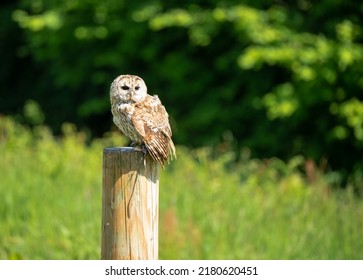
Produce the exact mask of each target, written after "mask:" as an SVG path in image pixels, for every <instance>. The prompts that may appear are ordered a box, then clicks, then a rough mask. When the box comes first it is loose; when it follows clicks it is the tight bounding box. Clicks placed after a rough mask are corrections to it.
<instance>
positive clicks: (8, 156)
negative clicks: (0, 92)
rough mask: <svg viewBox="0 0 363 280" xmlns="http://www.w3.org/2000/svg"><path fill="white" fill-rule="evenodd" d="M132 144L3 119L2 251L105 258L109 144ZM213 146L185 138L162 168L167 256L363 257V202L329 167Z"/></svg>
mask: <svg viewBox="0 0 363 280" xmlns="http://www.w3.org/2000/svg"><path fill="white" fill-rule="evenodd" d="M125 143H126V142H125V139H123V138H121V137H120V136H117V135H113V134H110V135H108V136H106V137H105V138H103V139H99V140H94V141H92V143H90V144H88V145H86V137H85V135H84V134H83V133H81V132H77V131H76V129H75V128H74V127H73V126H72V125H71V124H66V125H64V127H63V136H62V137H60V138H55V137H53V136H52V133H51V132H50V131H49V130H48V129H47V128H46V127H42V126H39V127H35V128H34V129H31V130H30V129H28V128H26V127H23V126H20V125H19V124H17V123H16V122H14V121H12V120H11V119H9V118H4V117H3V118H0V156H1V160H0V221H1V222H0V223H1V224H0V236H1V237H0V259H99V257H100V239H101V188H102V186H101V178H102V174H101V172H102V166H101V164H102V149H103V148H104V147H107V146H115V145H116V146H120V145H124V144H125ZM210 154H211V153H210V151H209V150H208V149H207V148H204V149H197V150H188V149H185V148H183V147H178V160H177V161H175V162H173V163H172V165H170V166H168V167H167V168H166V170H165V171H162V172H161V178H160V230H159V255H160V258H162V259H363V238H362V236H363V202H362V199H361V198H358V197H356V196H355V195H354V194H353V193H352V191H351V189H350V188H347V189H345V190H334V189H333V188H332V187H331V186H330V185H329V183H328V180H327V179H326V178H325V176H323V175H322V176H320V177H318V178H317V179H316V180H315V182H314V183H310V184H308V183H307V182H306V179H305V177H304V176H303V175H302V173H301V172H300V171H299V170H300V167H301V166H302V164H303V162H304V159H302V158H299V157H297V158H294V159H292V160H291V161H290V162H287V163H284V162H282V161H280V160H278V159H270V160H268V161H260V160H256V159H245V160H241V162H239V163H238V164H233V163H232V160H231V159H232V157H233V155H232V154H230V153H225V154H224V155H223V156H220V157H218V158H216V159H211V155H210ZM329 175H330V174H326V176H329Z"/></svg>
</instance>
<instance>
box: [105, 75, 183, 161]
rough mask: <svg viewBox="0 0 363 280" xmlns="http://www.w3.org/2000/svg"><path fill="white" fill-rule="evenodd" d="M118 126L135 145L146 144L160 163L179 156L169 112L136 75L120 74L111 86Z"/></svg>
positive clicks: (112, 108)
mask: <svg viewBox="0 0 363 280" xmlns="http://www.w3.org/2000/svg"><path fill="white" fill-rule="evenodd" d="M110 100H111V111H112V114H113V121H114V123H115V124H116V126H117V127H118V128H119V129H120V130H121V131H122V133H123V134H125V135H126V136H127V137H129V138H130V139H131V140H132V141H133V142H134V143H135V144H136V145H145V147H146V149H147V150H148V152H149V154H150V155H151V157H152V158H153V159H154V160H155V161H157V162H159V163H160V164H161V166H164V165H165V163H167V162H169V161H170V160H172V159H173V158H176V153H175V146H174V143H173V141H172V139H171V136H172V132H171V129H170V125H169V115H168V113H167V112H166V110H165V107H164V106H163V105H162V104H161V102H160V99H159V97H158V96H157V95H154V96H151V95H149V94H147V87H146V85H145V83H144V81H143V80H142V79H141V78H140V77H138V76H134V75H121V76H118V77H117V78H116V79H115V80H114V81H113V83H112V84H111V89H110Z"/></svg>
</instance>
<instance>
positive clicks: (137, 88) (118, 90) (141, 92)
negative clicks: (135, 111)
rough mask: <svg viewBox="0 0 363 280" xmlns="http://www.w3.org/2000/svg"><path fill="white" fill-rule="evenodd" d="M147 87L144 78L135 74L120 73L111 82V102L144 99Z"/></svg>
mask: <svg viewBox="0 0 363 280" xmlns="http://www.w3.org/2000/svg"><path fill="white" fill-rule="evenodd" d="M146 95H147V88H146V85H145V82H144V81H143V79H141V78H140V77H138V76H134V75H120V76H118V77H117V78H116V79H115V80H114V81H113V82H112V84H111V89H110V99H111V103H135V102H139V101H141V100H143V99H144V98H145V97H146Z"/></svg>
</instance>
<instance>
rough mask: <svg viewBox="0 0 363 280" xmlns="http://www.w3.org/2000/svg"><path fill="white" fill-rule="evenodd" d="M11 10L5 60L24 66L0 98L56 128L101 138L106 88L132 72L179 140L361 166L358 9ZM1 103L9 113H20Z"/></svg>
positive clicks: (152, 5)
mask: <svg viewBox="0 0 363 280" xmlns="http://www.w3.org/2000/svg"><path fill="white" fill-rule="evenodd" d="M9 7H11V8H8V9H7V10H4V12H3V13H4V14H6V15H7V17H6V18H7V19H9V20H12V22H11V23H9V21H6V24H7V25H8V27H9V32H14V33H17V34H20V35H21V36H13V37H9V40H10V42H8V45H6V46H5V47H4V51H7V52H9V51H11V54H13V49H14V45H18V46H19V47H18V48H17V53H18V56H19V57H20V58H21V59H20V60H19V61H17V60H16V59H15V58H14V57H13V56H10V57H13V60H11V59H8V61H7V62H8V63H7V64H14V63H15V64H16V65H19V66H20V67H21V68H20V69H25V70H24V71H21V73H19V71H17V70H18V69H17V68H15V69H13V70H12V71H11V73H16V77H17V79H16V83H15V82H13V83H11V85H9V84H8V83H9V82H7V80H9V79H8V78H9V75H8V74H6V73H4V75H2V76H1V78H3V79H4V81H5V82H6V83H5V84H6V85H7V88H5V89H4V90H3V91H2V95H5V94H8V92H9V91H10V89H11V91H15V92H14V95H16V96H17V97H16V98H17V99H19V95H20V96H22V101H23V102H25V101H26V100H27V99H33V100H35V101H37V102H38V103H39V104H40V106H41V108H43V110H44V114H45V122H46V123H47V124H49V125H51V126H52V127H53V128H55V129H58V127H60V126H61V123H63V122H64V121H72V122H74V123H76V124H77V125H78V126H82V127H83V126H86V127H88V128H90V130H91V131H92V132H93V133H94V135H102V133H103V132H104V131H107V130H109V127H110V124H111V117H110V114H109V101H108V88H109V85H110V83H111V81H112V79H113V78H114V77H115V76H116V75H118V74H119V73H135V74H139V75H141V76H142V77H144V79H145V80H146V83H147V84H148V86H149V89H150V92H151V93H153V94H154V93H157V94H159V95H160V98H161V99H162V101H163V103H165V104H166V106H167V108H168V111H169V112H170V115H171V116H172V124H173V127H174V131H175V138H176V142H178V143H181V144H185V145H188V146H205V145H211V144H213V145H214V144H217V143H219V142H221V140H223V138H224V137H225V135H231V136H232V138H233V139H234V142H233V143H232V144H233V145H234V146H236V148H237V149H239V148H241V147H248V148H250V149H251V151H252V153H253V155H255V156H258V157H271V156H277V157H281V158H285V159H288V158H290V157H292V156H294V155H298V154H304V156H306V157H309V158H310V157H311V158H314V159H315V160H316V161H320V160H324V159H327V160H328V161H329V164H330V166H331V167H333V168H334V169H336V168H337V169H343V170H346V171H351V170H353V169H354V168H356V169H359V168H362V164H361V158H360V156H359V155H360V154H361V153H362V151H363V136H362V135H363V132H362V127H363V125H362V124H363V113H362V108H363V103H362V98H361V96H360V93H361V92H362V87H363V80H362V76H363V66H362V65H363V63H362V60H363V47H362V44H361V43H362V34H363V32H362V28H361V26H362V18H361V17H360V16H359V14H358V11H359V10H360V9H361V4H360V3H358V2H357V1H353V0H350V1H328V0H325V1H319V3H315V2H314V3H313V2H312V1H305V0H301V1H296V3H286V2H285V1H275V2H273V3H272V2H271V1H265V0H260V1H251V0H246V1H243V5H242V4H240V1H233V0H226V1H216V0H208V1H206V0H199V1H183V2H180V1H167V2H166V1H157V0H154V1H149V2H147V3H146V2H145V1H116V0H105V1H95V0H83V1H74V0H65V1H61V2H59V1H44V0H37V1H30V0H22V1H19V2H18V3H17V4H16V5H13V6H9ZM14 22H15V23H17V25H18V27H16V26H15V24H14ZM19 38H20V39H19ZM19 41H20V42H19ZM27 62H30V63H27ZM4 69H5V68H4ZM6 69H7V68H6ZM10 69H12V68H10ZM29 73H34V75H31V74H29ZM29 77H31V78H29ZM10 78H11V77H10ZM29 84H30V85H31V86H30V87H29ZM14 85H15V86H14ZM2 99H3V100H4V99H5V98H4V97H2ZM2 104H3V105H0V106H3V107H0V110H5V111H6V112H10V111H11V110H10V109H9V108H13V111H12V112H14V111H17V110H18V109H17V108H19V102H14V101H13V100H9V101H7V100H6V101H4V103H2ZM191 136H192V137H191ZM282 143H283V144H282ZM237 154H238V153H237Z"/></svg>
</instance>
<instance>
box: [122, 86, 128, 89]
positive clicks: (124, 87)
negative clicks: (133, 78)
mask: <svg viewBox="0 0 363 280" xmlns="http://www.w3.org/2000/svg"><path fill="white" fill-rule="evenodd" d="M121 88H122V89H123V90H128V89H130V88H129V87H128V86H122V87H121Z"/></svg>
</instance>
